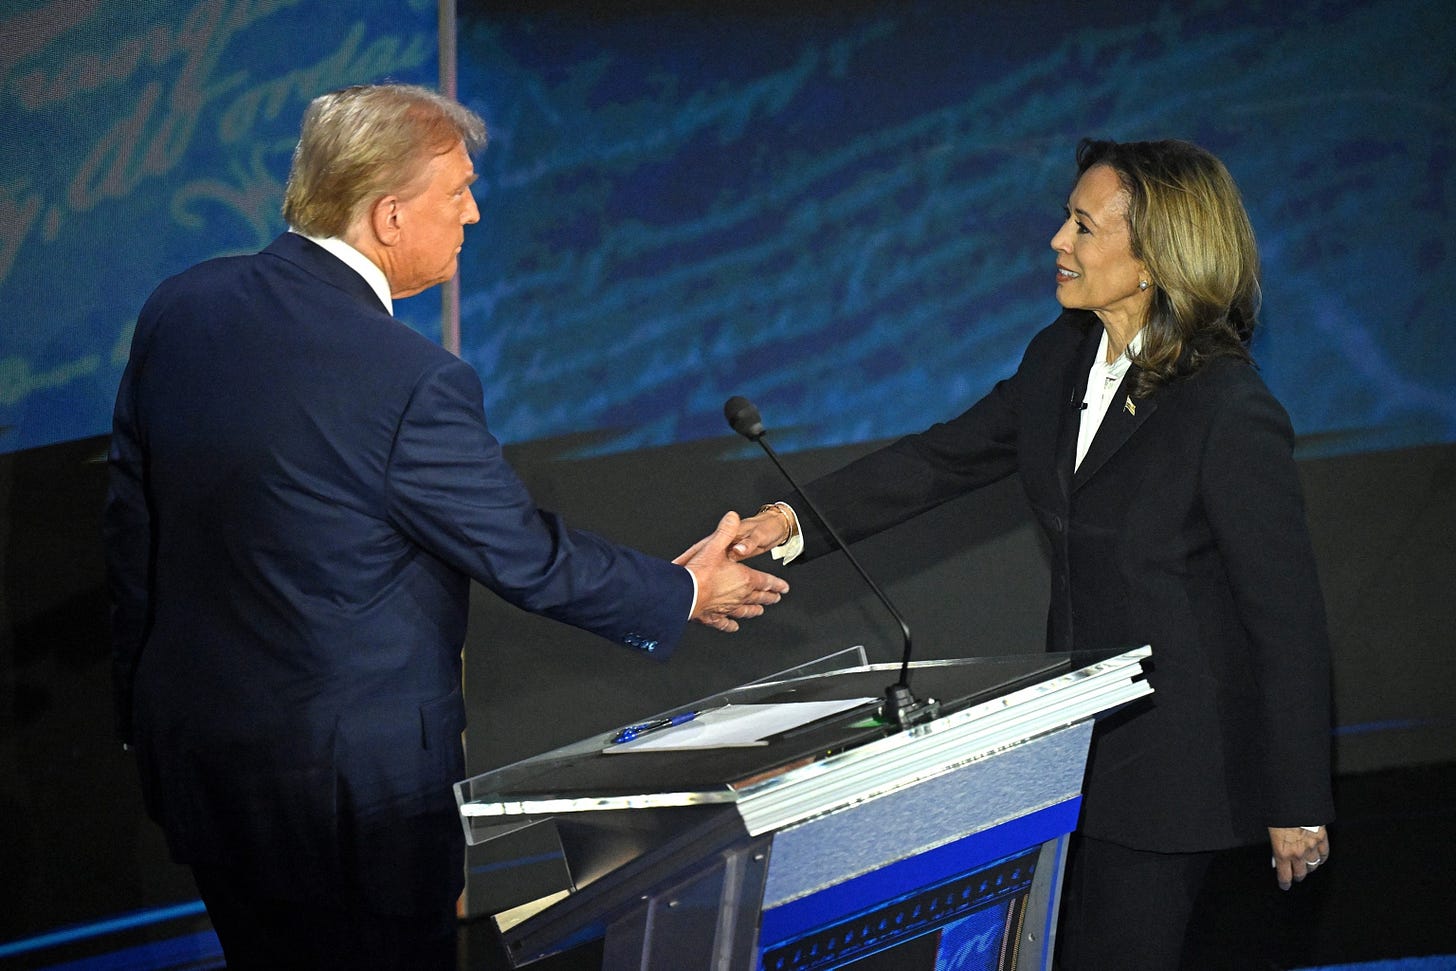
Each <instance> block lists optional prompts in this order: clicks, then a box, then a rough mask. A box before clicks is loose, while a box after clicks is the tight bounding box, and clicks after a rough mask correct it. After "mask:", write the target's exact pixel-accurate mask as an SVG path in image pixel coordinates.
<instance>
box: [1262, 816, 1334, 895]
mask: <svg viewBox="0 0 1456 971" xmlns="http://www.w3.org/2000/svg"><path fill="white" fill-rule="evenodd" d="M1269 845H1270V846H1271V847H1272V848H1273V850H1274V858H1273V864H1274V871H1275V875H1276V877H1277V878H1278V880H1279V889H1280V890H1288V889H1289V888H1290V887H1291V886H1292V885H1293V884H1295V883H1298V882H1299V881H1301V880H1303V879H1304V878H1305V877H1307V876H1309V875H1310V874H1311V873H1313V872H1314V871H1315V869H1316V868H1317V867H1320V866H1323V865H1324V862H1325V861H1326V860H1328V859H1329V858H1330V834H1329V831H1328V830H1326V829H1325V828H1324V827H1323V826H1321V827H1320V828H1319V829H1318V830H1315V831H1313V832H1311V831H1310V830H1307V829H1305V828H1304V827H1303V826H1270V827H1269Z"/></svg>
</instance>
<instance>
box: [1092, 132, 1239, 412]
mask: <svg viewBox="0 0 1456 971" xmlns="http://www.w3.org/2000/svg"><path fill="white" fill-rule="evenodd" d="M1096 165H1105V166H1107V167H1108V168H1110V169H1112V170H1113V171H1114V172H1116V173H1117V177H1118V179H1119V181H1120V182H1121V183H1122V186H1123V188H1124V189H1125V190H1127V194H1128V206H1127V223H1128V233H1129V239H1130V243H1131V247H1132V255H1133V257H1134V258H1136V259H1138V260H1140V261H1141V262H1142V263H1143V265H1144V266H1146V267H1147V269H1148V274H1149V276H1150V277H1151V281H1150V282H1151V286H1152V288H1153V295H1152V301H1151V303H1150V305H1149V311H1148V319H1147V320H1146V321H1145V322H1144V330H1143V343H1142V351H1141V353H1139V354H1138V355H1137V356H1136V358H1135V359H1134V360H1135V363H1136V364H1137V365H1138V367H1139V368H1140V369H1141V371H1142V373H1141V374H1140V375H1139V378H1138V387H1137V393H1138V395H1139V396H1142V395H1146V394H1148V393H1149V392H1150V391H1152V390H1153V389H1154V388H1155V387H1157V386H1158V385H1160V384H1163V383H1166V382H1168V381H1170V380H1173V379H1174V378H1178V377H1183V376H1186V375H1189V374H1192V373H1193V372H1194V371H1197V370H1198V369H1199V368H1200V367H1202V366H1203V364H1204V363H1206V362H1207V361H1208V360H1210V359H1211V358H1214V357H1220V356H1232V357H1237V358H1240V359H1242V360H1246V361H1247V360H1250V357H1249V350H1248V342H1249V338H1250V337H1251V336H1252V335H1253V331H1254V325H1255V322H1256V320H1257V318H1258V313H1259V303H1260V299H1261V291H1260V287H1259V249H1258V244H1257V243H1256V242H1255V239H1254V229H1253V226H1252V225H1251V224H1250V223H1249V216H1248V213H1247V212H1245V211H1244V203H1243V198H1242V197H1241V195H1240V194H1239V189H1238V186H1237V185H1235V184H1234V180H1233V176H1231V175H1229V172H1228V169H1226V168H1225V167H1224V165H1223V163H1222V162H1220V161H1219V160H1218V159H1217V158H1215V157H1214V156H1213V155H1212V154H1210V153H1209V152H1207V151H1205V150H1203V149H1201V148H1199V147H1198V146H1196V145H1193V144H1191V143H1189V142H1185V141H1177V140H1166V141H1156V142H1123V143H1119V142H1112V141H1095V140H1093V139H1084V140H1083V141H1082V143H1081V144H1080V145H1078V146H1077V174H1078V177H1080V176H1081V174H1082V173H1084V172H1086V171H1087V170H1088V169H1090V168H1092V167H1093V166H1096Z"/></svg>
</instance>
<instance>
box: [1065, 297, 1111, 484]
mask: <svg viewBox="0 0 1456 971" xmlns="http://www.w3.org/2000/svg"><path fill="white" fill-rule="evenodd" d="M1101 339H1102V327H1101V325H1100V324H1098V325H1094V326H1090V327H1088V328H1087V333H1086V335H1085V336H1084V337H1083V338H1082V343H1081V344H1080V345H1078V347H1077V353H1076V354H1074V355H1072V359H1071V362H1070V363H1069V364H1068V366H1067V371H1066V373H1065V374H1064V375H1063V376H1062V388H1063V395H1064V397H1063V398H1061V399H1059V400H1064V401H1066V402H1067V407H1066V408H1064V409H1062V424H1061V428H1060V429H1059V430H1058V432H1057V453H1056V464H1057V483H1058V485H1059V486H1060V487H1061V490H1062V498H1063V499H1067V498H1069V497H1070V496H1071V495H1072V467H1073V466H1074V465H1075V464H1076V461H1077V434H1078V432H1079V431H1080V430H1081V427H1082V407H1081V405H1082V403H1083V402H1084V401H1086V400H1087V371H1088V370H1089V369H1090V368H1091V367H1092V358H1093V356H1094V355H1096V353H1097V345H1098V343H1099V342H1100V341H1101Z"/></svg>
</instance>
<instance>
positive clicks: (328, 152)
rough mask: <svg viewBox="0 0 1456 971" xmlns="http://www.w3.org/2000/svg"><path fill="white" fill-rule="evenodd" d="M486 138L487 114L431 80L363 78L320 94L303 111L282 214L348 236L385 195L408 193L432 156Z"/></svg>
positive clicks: (302, 228)
mask: <svg viewBox="0 0 1456 971" xmlns="http://www.w3.org/2000/svg"><path fill="white" fill-rule="evenodd" d="M462 141H463V142H464V143H465V150H466V152H467V153H470V154H474V153H475V152H477V151H479V150H480V149H481V148H482V147H484V145H485V141H486V133H485V122H483V121H481V120H480V116H478V115H477V114H475V112H473V111H471V110H470V109H469V108H466V107H465V106H464V105H461V104H459V103H457V102H455V101H452V100H451V99H449V98H447V97H445V96H444V95H441V94H437V93H436V92H434V91H431V90H430V89H429V88H423V87H418V86H416V85H409V84H370V85H356V86H354V87H349V88H343V89H341V90H338V91H331V92H329V93H328V94H322V95H319V96H318V97H317V98H315V99H314V100H313V101H312V102H310V104H309V106H308V108H307V109H306V110H305V111H304V113H303V124H302V127H301V130H300V132H299V136H298V146H297V147H296V148H295V149H294V150H293V165H292V168H291V169H290V170H289V173H288V186H287V188H285V189H284V192H283V218H284V219H285V220H287V222H288V225H289V226H291V227H293V228H294V229H296V230H298V231H299V232H302V233H306V234H308V235H310V236H343V235H344V233H345V232H346V231H347V230H348V228H349V227H350V226H352V225H353V224H354V222H355V220H356V219H358V218H359V216H361V215H362V214H363V213H365V212H367V211H368V209H369V207H370V206H371V205H373V204H374V202H375V201H376V200H377V199H379V198H380V197H381V196H384V195H389V194H391V193H397V194H408V193H409V192H410V189H411V184H412V183H413V182H414V181H415V180H416V179H418V178H419V177H420V175H421V174H422V173H423V170H424V168H425V166H426V165H427V164H428V163H429V161H430V159H432V158H433V157H435V156H437V155H443V154H444V153H446V152H448V151H450V150H451V149H453V148H454V147H455V146H456V145H457V144H459V143H461V142H462Z"/></svg>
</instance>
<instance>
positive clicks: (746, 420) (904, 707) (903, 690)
mask: <svg viewBox="0 0 1456 971" xmlns="http://www.w3.org/2000/svg"><path fill="white" fill-rule="evenodd" d="M723 417H724V418H726V419H728V425H729V427H731V428H732V429H733V430H734V431H735V432H737V433H738V434H740V435H742V436H743V437H744V438H746V439H748V440H749V441H750V442H757V443H758V444H759V446H760V447H761V448H762V449H763V450H764V453H765V454H767V455H768V457H769V458H770V459H772V460H773V464H774V465H776V466H778V469H779V472H781V473H783V476H784V478H785V479H787V480H788V483H789V485H791V486H793V488H794V491H796V492H797V493H798V494H799V495H800V496H801V497H803V500H804V505H805V506H807V507H808V509H809V512H811V513H813V514H814V518H815V519H817V520H818V521H819V524H820V525H821V526H823V527H824V531H825V532H826V533H828V534H829V538H830V539H831V540H833V541H834V546H835V548H837V549H839V550H840V551H842V552H843V553H844V556H845V558H846V559H847V560H849V565H850V566H852V567H854V569H855V572H857V573H858V574H859V575H860V578H861V579H863V580H864V582H865V584H866V585H867V586H868V587H869V588H870V590H871V591H872V592H873V593H874V595H875V596H876V597H877V598H879V601H880V603H882V604H884V605H885V609H886V610H888V611H889V612H890V616H891V617H893V618H895V623H897V624H899V625H900V634H901V636H902V637H903V638H904V641H905V648H904V652H903V653H902V654H901V657H900V679H899V680H898V681H896V682H895V683H894V684H892V685H890V686H888V687H887V688H885V702H884V704H883V705H882V706H881V708H880V713H881V717H882V718H883V719H884V720H885V721H888V722H893V723H894V724H896V725H898V726H899V727H900V728H909V727H910V726H911V725H915V724H919V723H920V722H925V721H930V720H931V719H933V718H935V717H936V716H937V715H939V714H940V703H939V702H937V701H936V700H935V699H933V698H930V699H927V700H925V701H917V700H916V698H915V695H914V693H913V692H911V690H910V654H911V650H910V625H909V624H907V623H905V618H904V617H901V616H900V611H898V610H896V609H895V605H894V604H893V603H891V602H890V598H889V597H887V596H886V595H885V592H884V591H883V590H881V589H880V585H879V584H877V583H875V581H874V580H873V579H871V578H870V575H869V574H868V573H867V572H865V568H864V567H862V566H860V563H859V560H857V559H855V556H854V554H853V553H851V552H850V551H849V545H848V544H847V543H845V542H844V540H842V539H840V538H839V533H838V532H836V531H835V529H834V527H833V526H832V525H830V523H829V520H827V519H825V518H824V514H823V513H821V512H820V511H819V508H818V507H817V506H815V505H814V500H813V499H811V498H809V494H808V493H806V492H805V491H804V490H803V488H802V487H800V485H799V483H798V482H797V481H796V480H795V479H794V476H793V474H792V473H790V472H789V470H788V469H787V468H785V467H784V463H783V462H781V461H780V460H779V456H778V453H777V452H775V451H774V450H773V446H771V445H769V443H768V441H767V440H766V439H765V438H764V436H765V435H766V434H767V431H766V430H765V429H764V427H763V419H762V418H761V417H760V416H759V413H758V409H757V408H755V407H754V406H753V402H751V401H749V400H748V399H747V398H745V397H743V396H742V395H734V396H733V397H731V398H729V399H728V400H727V401H726V402H725V403H724V404H723Z"/></svg>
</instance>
